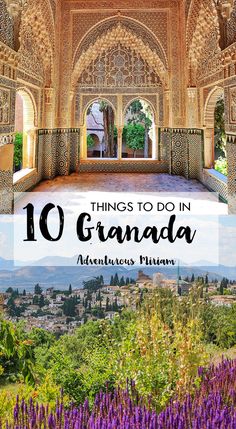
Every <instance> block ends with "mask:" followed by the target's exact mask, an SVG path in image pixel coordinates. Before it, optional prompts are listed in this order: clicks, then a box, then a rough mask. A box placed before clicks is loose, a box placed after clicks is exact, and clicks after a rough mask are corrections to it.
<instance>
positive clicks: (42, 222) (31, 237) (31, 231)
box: [23, 203, 65, 241]
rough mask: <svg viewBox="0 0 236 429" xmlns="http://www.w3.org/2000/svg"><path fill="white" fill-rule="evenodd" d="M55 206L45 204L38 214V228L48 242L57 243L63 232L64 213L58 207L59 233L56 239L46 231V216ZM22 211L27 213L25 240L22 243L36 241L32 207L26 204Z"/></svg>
mask: <svg viewBox="0 0 236 429" xmlns="http://www.w3.org/2000/svg"><path fill="white" fill-rule="evenodd" d="M55 207H56V206H55V205H54V204H52V203H49V204H47V205H46V206H45V207H44V209H43V210H42V212H41V214H40V219H39V228H40V231H41V234H42V236H43V237H44V238H45V239H46V240H48V241H59V240H60V239H61V237H62V234H63V230H64V220H65V219H64V212H63V210H62V208H61V207H60V206H57V210H58V215H59V233H58V236H57V237H54V238H53V237H52V236H51V234H50V232H49V230H48V214H49V212H50V211H51V210H53V209H54V208H55ZM23 210H26V211H27V239H26V240H24V241H37V240H36V238H35V224H34V206H33V204H31V203H30V204H28V205H27V206H26V207H24V209H23Z"/></svg>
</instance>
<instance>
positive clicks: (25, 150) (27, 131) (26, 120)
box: [14, 89, 36, 173]
mask: <svg viewBox="0 0 236 429" xmlns="http://www.w3.org/2000/svg"><path fill="white" fill-rule="evenodd" d="M15 112H16V113H15V133H16V135H15V147H14V171H15V173H17V172H18V171H20V170H25V169H32V168H34V167H35V114H36V113H35V106H34V104H33V101H32V97H31V95H30V94H29V93H28V92H26V91H25V90H23V89H22V90H18V91H17V93H16V110H15Z"/></svg>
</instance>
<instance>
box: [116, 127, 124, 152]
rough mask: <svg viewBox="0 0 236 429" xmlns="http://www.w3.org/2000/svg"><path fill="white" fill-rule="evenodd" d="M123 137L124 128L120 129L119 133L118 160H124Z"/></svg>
mask: <svg viewBox="0 0 236 429" xmlns="http://www.w3.org/2000/svg"><path fill="white" fill-rule="evenodd" d="M122 135H123V127H119V128H118V132H117V158H118V159H119V160H120V159H122Z"/></svg>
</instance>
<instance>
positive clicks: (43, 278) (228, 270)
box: [0, 258, 236, 291]
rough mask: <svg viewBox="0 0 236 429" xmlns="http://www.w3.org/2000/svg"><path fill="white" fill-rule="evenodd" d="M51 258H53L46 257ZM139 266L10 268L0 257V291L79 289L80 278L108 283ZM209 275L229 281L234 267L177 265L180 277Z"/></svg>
mask: <svg viewBox="0 0 236 429" xmlns="http://www.w3.org/2000/svg"><path fill="white" fill-rule="evenodd" d="M50 261H53V258H51V259H50ZM140 269H142V270H143V271H144V272H145V273H146V274H148V275H150V276H152V275H153V274H154V273H157V272H160V273H163V274H164V275H165V276H166V277H167V278H172V279H173V278H176V277H177V266H175V267H162V266H161V267H158V266H157V267H148V266H147V267H145V266H143V267H140ZM138 270H139V267H132V268H127V267H121V266H119V267H112V266H108V267H102V266H101V267H96V266H95V267H93V266H89V267H88V266H85V267H81V266H61V267H58V266H30V267H25V266H24V267H18V268H17V267H14V262H13V261H10V260H5V259H3V258H0V291H5V290H6V289H7V288H8V287H10V286H11V287H13V288H18V289H19V290H22V289H24V288H26V289H28V290H31V289H33V288H34V286H35V284H36V283H39V284H40V285H41V287H43V288H48V287H51V286H53V287H55V288H58V289H63V288H67V287H68V286H69V284H71V285H72V287H73V288H81V287H82V286H83V281H86V280H88V279H90V278H92V277H95V276H100V275H103V277H104V280H105V282H109V281H110V278H111V276H112V275H114V274H115V273H116V272H117V273H118V275H119V276H120V277H121V276H124V277H132V278H134V279H136V278H137V274H138ZM193 273H194V275H195V276H205V275H206V274H208V275H209V278H210V279H215V278H217V279H219V280H221V279H222V277H228V278H229V279H230V280H236V267H226V266H224V265H219V266H204V267H199V266H198V267H196V266H193V267H190V266H183V267H180V275H181V276H182V277H186V276H191V275H192V274H193Z"/></svg>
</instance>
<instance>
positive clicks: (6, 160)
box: [0, 143, 14, 214]
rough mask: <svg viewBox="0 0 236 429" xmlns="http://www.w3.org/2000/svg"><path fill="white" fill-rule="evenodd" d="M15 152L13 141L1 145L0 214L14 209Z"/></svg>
mask: <svg viewBox="0 0 236 429" xmlns="http://www.w3.org/2000/svg"><path fill="white" fill-rule="evenodd" d="M13 154H14V144H13V143H11V144H5V145H3V146H0V214H11V213H12V211H13V195H14V194H13Z"/></svg>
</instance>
